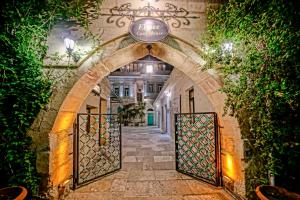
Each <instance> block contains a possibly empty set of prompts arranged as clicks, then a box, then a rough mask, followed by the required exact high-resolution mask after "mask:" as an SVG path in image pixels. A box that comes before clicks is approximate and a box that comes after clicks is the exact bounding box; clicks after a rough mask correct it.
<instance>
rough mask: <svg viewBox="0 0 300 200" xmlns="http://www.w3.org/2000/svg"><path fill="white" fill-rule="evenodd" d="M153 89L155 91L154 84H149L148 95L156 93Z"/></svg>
mask: <svg viewBox="0 0 300 200" xmlns="http://www.w3.org/2000/svg"><path fill="white" fill-rule="evenodd" d="M153 89H154V88H153V84H150V83H149V84H148V91H147V92H148V93H153V91H154V90H153Z"/></svg>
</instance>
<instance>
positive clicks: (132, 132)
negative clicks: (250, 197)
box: [67, 127, 232, 200]
mask: <svg viewBox="0 0 300 200" xmlns="http://www.w3.org/2000/svg"><path fill="white" fill-rule="evenodd" d="M122 144H123V145H122V159H123V166H122V170H121V171H119V172H117V173H114V174H112V175H110V176H107V177H104V178H102V179H100V180H98V181H96V182H94V183H91V184H89V185H87V186H84V187H82V188H79V189H77V190H76V191H75V192H72V193H71V194H70V195H69V196H68V197H67V199H68V200H71V199H74V200H231V199H232V198H231V197H230V196H229V195H228V194H226V193H225V192H224V191H223V189H221V188H216V187H213V186H211V185H209V184H206V183H203V182H200V181H197V180H195V179H192V178H190V177H188V176H185V175H183V174H181V173H178V172H176V171H175V150H174V149H175V147H174V141H173V140H171V139H170V138H169V137H168V136H167V135H163V134H160V132H159V130H158V129H157V128H155V127H124V128H123V130H122Z"/></svg>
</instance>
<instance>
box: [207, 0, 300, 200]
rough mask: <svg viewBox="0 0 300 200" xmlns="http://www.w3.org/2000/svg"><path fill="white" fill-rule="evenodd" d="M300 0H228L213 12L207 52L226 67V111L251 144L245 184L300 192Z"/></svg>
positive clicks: (250, 193) (212, 62) (212, 64)
mask: <svg viewBox="0 0 300 200" xmlns="http://www.w3.org/2000/svg"><path fill="white" fill-rule="evenodd" d="M299 7H300V5H299V1H297V0H289V1H286V0H265V1H261V0H242V1H239V0H229V1H228V2H226V3H224V4H223V5H221V6H220V7H219V8H218V9H211V10H209V11H208V34H207V35H206V37H205V39H204V40H203V41H204V42H205V44H204V54H203V56H204V57H205V58H206V59H207V60H208V62H207V66H206V67H207V68H216V69H217V70H218V71H219V73H220V74H221V76H222V78H223V81H224V86H223V88H222V91H223V92H224V93H226V94H227V97H228V98H227V101H226V112H227V113H229V114H231V115H233V116H236V117H237V118H238V120H239V124H240V126H241V132H242V137H243V138H244V141H245V149H246V153H245V155H246V162H247V164H246V191H247V197H248V198H249V199H256V196H255V193H254V189H255V187H256V186H257V185H260V184H269V178H268V176H275V183H276V185H279V186H282V187H285V188H287V189H289V190H292V191H298V192H300V188H299V184H298V183H299V180H300V179H299V178H300V177H299V173H298V172H297V169H298V168H299V165H300V146H299V145H300V123H299V121H300V118H299V110H300V105H299V104H300V62H299V58H300V57H299V55H300V52H299V48H300V40H299V38H300V29H299V26H300V22H299V19H300V15H299V13H300V10H299Z"/></svg>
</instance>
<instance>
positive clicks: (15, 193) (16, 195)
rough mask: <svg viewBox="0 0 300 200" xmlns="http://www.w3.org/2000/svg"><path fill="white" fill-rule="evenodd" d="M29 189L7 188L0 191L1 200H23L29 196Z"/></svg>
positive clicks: (20, 187)
mask: <svg viewBox="0 0 300 200" xmlns="http://www.w3.org/2000/svg"><path fill="white" fill-rule="evenodd" d="M27 193H28V192H27V189H26V188H24V187H22V186H16V187H6V188H2V189H0V199H3V200H11V199H14V200H23V199H25V198H26V196H27Z"/></svg>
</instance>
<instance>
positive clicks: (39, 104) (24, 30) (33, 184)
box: [0, 0, 100, 194]
mask: <svg viewBox="0 0 300 200" xmlns="http://www.w3.org/2000/svg"><path fill="white" fill-rule="evenodd" d="M98 3H100V1H99V0H98V1H84V0H74V1H64V0H14V1H11V0H4V1H1V5H0V6H1V10H0V23H1V24H0V47H1V51H0V74H1V87H0V130H1V132H0V160H1V162H0V174H1V178H0V187H5V186H8V185H22V186H25V187H26V188H28V189H29V190H30V191H31V192H32V193H33V194H36V193H37V192H38V185H39V177H38V174H37V172H36V167H35V159H36V158H35V157H36V155H35V152H34V149H31V144H32V140H31V138H30V137H28V136H27V135H26V132H27V130H28V128H29V127H30V126H31V125H32V123H33V121H34V119H35V118H36V117H37V115H38V113H39V112H40V110H41V109H42V108H43V107H44V106H45V104H46V103H47V101H48V99H49V97H50V95H51V83H50V81H49V80H48V79H47V77H44V76H43V72H42V68H43V58H44V56H45V55H46V51H47V45H46V39H47V35H48V32H49V30H50V29H51V27H52V26H53V24H55V23H56V22H57V21H58V20H62V19H66V18H68V19H69V18H71V17H72V18H73V19H74V18H75V19H77V20H78V22H79V23H80V24H82V25H88V15H87V14H86V13H85V9H86V6H88V7H91V6H96V5H98Z"/></svg>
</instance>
